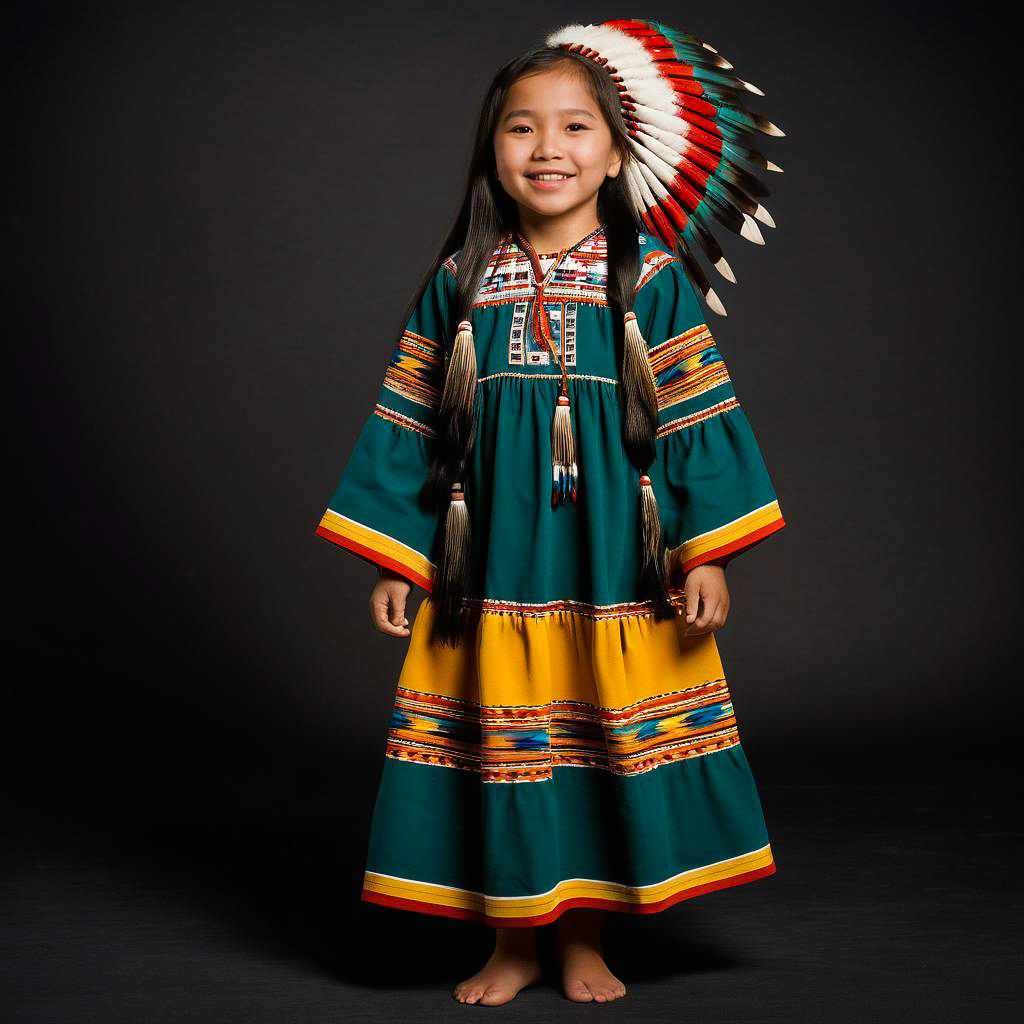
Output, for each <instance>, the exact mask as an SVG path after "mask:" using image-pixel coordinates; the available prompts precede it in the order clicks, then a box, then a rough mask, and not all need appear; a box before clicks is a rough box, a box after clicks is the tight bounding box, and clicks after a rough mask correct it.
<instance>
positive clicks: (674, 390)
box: [634, 254, 785, 572]
mask: <svg viewBox="0 0 1024 1024" xmlns="http://www.w3.org/2000/svg"><path fill="white" fill-rule="evenodd" d="M653 262H654V263H655V268H654V270H653V273H650V272H649V273H648V277H647V278H646V280H645V279H644V278H643V277H641V284H640V288H639V290H638V292H637V295H636V300H635V303H634V312H635V313H636V316H637V323H638V325H639V326H640V328H641V330H642V332H643V335H644V338H645V339H646V340H647V347H648V354H649V358H650V362H651V369H652V371H653V372H654V378H655V382H656V385H657V387H656V390H657V396H658V429H657V434H656V440H655V447H656V456H655V460H654V464H653V465H652V466H651V468H650V469H649V470H648V476H650V478H651V484H652V487H653V489H654V495H655V498H656V500H657V503H658V511H659V514H660V518H661V524H662V528H663V531H664V542H665V544H666V546H667V547H668V549H669V566H670V568H671V569H674V568H675V567H676V566H680V567H681V569H682V571H683V572H688V571H689V570H690V569H692V568H694V567H695V566H698V565H702V564H704V563H705V562H716V563H717V564H719V565H725V564H726V562H728V561H729V560H730V559H731V558H733V557H734V556H735V555H737V554H739V553H740V552H741V551H745V550H746V549H748V548H750V547H752V546H753V545H754V544H757V543H758V542H759V541H762V540H764V539H765V538H766V537H768V536H770V535H771V534H773V533H776V532H777V531H779V530H781V529H782V527H783V526H785V521H784V520H783V518H782V511H781V509H780V507H779V502H778V498H777V497H776V494H775V490H774V487H773V486H772V481H771V478H770V477H769V475H768V470H767V469H766V467H765V463H764V459H763V458H762V456H761V451H760V449H759V447H758V444H757V441H756V439H755V437H754V432H753V430H752V429H751V426H750V423H749V422H748V420H747V417H746V414H745V413H744V411H743V409H742V408H741V407H740V403H739V401H738V400H737V398H736V393H735V391H734V389H733V383H732V380H731V379H730V377H729V372H728V370H727V369H726V365H725V361H724V360H723V359H722V354H721V352H719V350H718V347H717V346H716V344H715V341H714V338H713V337H712V336H711V331H710V330H709V329H708V326H707V324H706V323H705V322H704V315H703V312H702V309H701V306H700V303H699V301H698V299H697V295H696V292H695V290H694V288H693V286H692V285H691V284H690V281H689V279H688V278H687V277H686V274H685V272H684V271H683V269H682V266H681V264H680V263H679V260H678V259H677V258H675V257H670V256H667V255H665V254H662V255H661V259H660V262H658V261H657V260H656V261H653Z"/></svg>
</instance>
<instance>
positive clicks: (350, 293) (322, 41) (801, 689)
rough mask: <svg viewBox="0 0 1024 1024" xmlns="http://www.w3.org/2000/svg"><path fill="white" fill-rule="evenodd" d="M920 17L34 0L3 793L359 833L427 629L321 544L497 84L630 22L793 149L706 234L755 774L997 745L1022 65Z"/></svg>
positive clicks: (744, 714)
mask: <svg viewBox="0 0 1024 1024" xmlns="http://www.w3.org/2000/svg"><path fill="white" fill-rule="evenodd" d="M933 10H934V9H933V8H931V7H929V6H927V5H914V6H913V7H907V6H906V5H898V6H894V5H890V4H881V3H877V4H876V3H867V4H859V5H857V6H856V7H845V8H844V7H838V8H830V9H829V10H828V11H827V12H825V11H823V9H822V8H821V6H820V5H819V4H811V3H799V4H782V5H778V4H772V5H769V4H731V5H727V6H724V7H723V6H721V5H710V4H708V5H700V6H698V7H690V8H687V9H683V8H680V7H679V6H678V5H666V4H662V5H657V4H655V5H654V6H653V7H648V8H646V9H639V8H638V9H637V10H628V9H623V8H622V7H620V6H619V5H615V4H605V3H589V4H585V5H584V4H570V5H567V6H566V5H563V6H561V7H559V8H557V13H556V8H553V7H551V6H550V5H547V4H536V5H519V6H517V7H516V8H515V9H514V10H512V9H508V8H505V7H501V8H500V9H488V8H486V7H485V6H481V5H476V4H472V5H471V4H452V5H448V6H446V7H445V8H444V9H441V10H438V9H433V8H432V7H431V6H429V5H394V4H392V5H388V6H387V7H386V8H382V7H379V6H376V5H364V6H356V7H343V6H342V5H339V4H336V3H326V2H325V3H314V2H304V0H300V2H293V3H287V4H285V3H278V4H265V3H256V4H253V3H247V4H224V3H220V4H211V5H199V4H196V5H194V6H189V5H174V6H166V7H164V6H161V5H153V4H146V5H138V7H137V8H136V9H133V8H131V7H128V6H125V7H123V8H122V7H118V6H117V5H109V4H108V5H102V4H101V5H99V6H95V5H89V6H88V7H87V8H82V7H79V8H77V9H57V8H54V7H50V6H47V5H40V4H33V5H23V6H22V9H21V11H20V13H19V15H18V16H17V17H16V18H15V19H14V21H13V22H12V31H11V33H10V37H9V39H10V43H11V44H12V46H11V50H12V57H11V61H10V66H11V67H12V69H13V70H14V72H15V75H16V80H15V85H14V92H13V100H14V104H13V109H14V118H13V129H14V134H15V136H16V147H15V148H14V150H13V153H12V154H11V156H10V157H9V161H11V162H12V163H13V165H14V170H15V172H16V179H15V186H14V188H13V189H12V190H11V191H10V192H8V204H9V207H8V208H9V214H8V217H9V227H10V237H11V239H12V241H13V246H14V257H15V259H14V269H13V285H14V291H13V302H12V304H11V306H10V308H11V310H12V315H13V323H12V324H11V325H10V330H9V339H10V352H11V356H12V361H13V363H14V368H15V375H14V377H13V381H14V387H13V390H12V394H11V399H12V405H13V406H14V411H15V412H16V414H17V416H16V423H17V425H16V432H15V435H14V443H13V445H12V450H11V460H10V469H9V482H10V485H11V486H10V489H9V491H8V498H7V502H6V504H7V510H8V513H9V525H8V531H7V537H8V541H9V551H10V553H11V555H12V559H13V570H14V574H13V580H14V584H15V586H14V588H13V589H14V593H13V595H12V596H13V597H14V602H13V609H12V612H11V615H12V617H13V622H12V624H13V627H14V628H13V632H12V647H11V649H10V652H9V655H8V660H9V662H10V663H11V664H17V665H19V668H18V671H17V672H16V673H14V674H13V680H12V682H13V684H14V686H13V693H14V702H13V706H12V710H13V715H12V721H13V722H14V723H15V731H16V736H15V739H16V740H17V741H18V742H17V743H16V745H15V746H14V748H13V749H14V750H15V751H16V754H17V761H16V764H17V770H18V775H17V780H18V784H17V785H16V786H15V787H14V791H15V793H16V795H18V796H22V795H23V796H24V797H25V800H26V803H27V804H28V805H30V806H45V807H46V808H47V809H48V810H53V811H56V810H58V809H59V808H61V807H68V808H81V807H83V806H85V807H91V806H95V807H97V808H100V807H103V808H111V807H115V808H116V807H122V808H132V807H135V806H137V805H139V804H140V803H141V802H145V803H146V804H147V805H152V806H159V807H161V808H162V809H164V810H165V811H167V812H168V813H170V812H172V811H174V810H175V809H177V810H178V811H180V812H181V813H184V814H189V813H193V812H195V813H203V810H202V809H203V808H206V807H214V808H218V809H221V810H223V811H225V812H226V813H227V812H237V813H243V814H244V813H250V812H251V813H255V814H262V813H267V814H288V813H290V812H292V811H296V812H297V813H298V812H299V811H300V810H301V811H305V810H309V809H313V810H314V811H315V812H317V813H322V814H323V815H325V816H326V817H327V818H329V817H330V816H331V814H332V813H333V810H334V809H336V808H338V807H341V806H347V807H349V808H351V807H353V806H355V807H357V808H358V809H360V810H361V811H366V810H367V809H368V807H369V806H370V803H371V802H372V798H373V788H374V780H375V778H376V774H377V772H378V771H379V764H380V759H381V758H382V756H383V743H384V735H385V732H386V728H387V723H388V712H389V707H390V702H391V698H392V695H393V691H394V685H395V683H396V680H397V675H398V671H399V668H400V666H401V663H402V659H403V656H404V653H405V649H406V642H405V641H403V640H395V639H392V638H388V637H385V636H383V635H381V634H379V633H376V632H375V631H373V629H372V627H371V625H370V622H369V616H368V612H367V599H368V596H369V593H370V589H371V586H372V583H373V582H374V580H375V578H376V577H375V572H374V570H373V569H372V567H370V566H369V565H367V564H365V563H363V562H361V561H359V560H358V559H356V558H354V557H352V556H351V555H348V554H346V553H344V552H342V551H340V550H339V549H337V548H335V547H333V546H331V545H328V544H327V543H326V542H324V541H322V540H320V539H318V538H316V537H315V536H314V533H313V530H314V528H315V526H316V525H317V522H318V520H319V517H320V514H321V512H322V511H323V509H324V507H325V506H326V503H327V500H328V499H329V497H330V495H331V493H332V491H333V488H334V485H335V483H336V482H337V478H338V475H339V474H340V471H341V469H342V466H343V465H344V462H345V460H346V458H347V456H348V453H349V451H350V450H351V446H352V444H353V443H354V441H355V438H356V436H357V434H358V431H359V429H360V427H361V425H362V423H363V421H364V420H365V418H366V417H367V416H368V415H369V414H370V410H371V408H372V405H373V402H374V400H375V397H376V391H377V388H378V386H379V383H380V379H381V377H382V375H383V372H384V368H385V366H386V364H387V360H388V358H389V355H390V351H391V348H392V345H393V342H394V338H395V336H396V332H397V330H398V327H399V320H400V315H401V312H402V310H404V308H405V306H406V304H407V302H408V300H409V298H410V296H411V293H412V291H413V289H414V288H415V286H416V285H417V283H418V281H419V279H420V277H421V275H422V273H423V272H424V270H425V268H426V265H427V263H428V261H429V259H430V258H431V257H432V255H433V254H434V252H435V250H436V248H437V247H438V245H439V244H440V240H441V237H442V235H443V234H444V232H445V231H446V229H447V227H448V225H449V223H450V219H451V218H452V216H453V215H454V213H455V210H456V205H457V202H458V199H459V189H460V188H461V186H462V183H463V175H464V165H465V162H466V159H467V156H468V150H469V144H470V137H471V132H472V129H473V124H474V120H475V117H476V112H477V106H478V104H479V102H480V99H481V97H482V94H483V89H484V86H485V83H486V81H487V80H488V79H489V77H490V76H491V75H492V74H493V73H494V71H495V70H496V69H497V67H498V66H499V65H500V64H501V63H502V62H504V61H505V60H507V59H508V58H510V57H511V56H513V55H515V54H516V53H518V52H520V51H521V50H524V49H526V48H527V47H529V46H531V45H533V44H535V43H537V42H539V41H541V40H542V39H543V36H544V35H545V34H546V33H547V32H549V31H551V30H552V29H553V28H556V27H558V26H559V25H560V24H563V23H566V22H569V21H572V20H581V21H595V22H596V21H600V20H602V19H604V18H607V17H615V16H620V17H621V16H644V17H653V18H661V19H662V20H664V21H666V22H667V23H669V24H674V25H679V26H681V27H686V28H688V29H690V30H691V31H693V32H695V33H697V34H699V35H701V36H702V37H703V38H705V39H708V40H709V41H711V42H712V43H714V44H715V45H717V46H718V47H719V49H720V50H721V51H722V52H723V53H724V54H725V55H726V56H727V57H728V58H729V59H730V60H732V61H733V62H734V64H735V65H736V68H737V72H738V73H739V74H741V75H742V76H744V77H746V78H748V79H750V80H751V81H753V82H755V83H756V84H758V85H759V86H760V87H761V88H762V89H764V91H765V93H766V97H765V98H764V99H763V100H758V99H757V98H755V99H754V100H753V101H752V103H751V105H752V106H753V107H754V108H755V109H757V110H759V111H761V112H763V113H765V114H766V115H767V116H768V117H770V118H772V119H774V120H775V121H776V122H777V123H778V124H779V125H780V126H781V127H782V128H783V130H784V131H785V132H786V133H787V137H786V138H785V139H782V140H778V141H773V140H766V141H765V144H764V146H763V148H764V150H765V152H766V153H767V154H768V155H769V156H770V157H771V158H772V159H775V160H777V162H778V163H780V164H781V165H782V166H783V167H784V169H785V173H784V174H782V175H771V176H767V180H768V182H769V184H770V185H771V186H772V187H773V193H774V194H773V195H772V196H771V197H770V198H769V200H768V201H767V206H768V208H769V209H770V210H771V212H772V214H773V215H774V217H775V218H776V220H777V222H778V225H779V226H778V228H777V229H776V230H774V231H772V230H769V229H765V234H766V236H767V245H766V246H765V247H764V248H760V247H756V246H752V245H750V244H748V243H746V242H744V241H742V240H741V239H739V238H730V239H727V240H726V245H727V255H728V256H729V259H730V261H731V262H732V264H733V267H734V268H735V270H736V272H737V275H738V277H739V279H740V283H739V285H738V286H737V287H735V288H731V287H730V286H729V285H728V284H725V283H723V285H722V287H721V289H720V291H721V294H722V295H723V298H724V300H725V302H726V304H727V307H728V309H729V316H728V317H727V318H726V319H721V318H717V317H715V315H714V314H709V317H710V323H711V325H712V329H713V330H714V332H715V334H716V337H717V339H718V342H719V344H720V347H721V349H722V351H723V353H724V355H725V358H726V360H727V362H728V364H729V366H730V369H731V372H732V375H733V377H734V380H735V382H736V386H737V391H738V394H739V396H740V398H741V401H742V402H743V404H744V406H745V408H746V410H747V413H748V415H749V416H750V419H751V421H752V423H753V425H754V428H755V430H756V432H757V434H758V438H759V440H760V443H761V446H762V450H763V452H764V455H765V458H766V460H767V463H768V466H769V470H770V472H771V474H772V477H773V480H774V482H775V485H776V488H777V491H778V494H779V497H780V501H781V505H782V509H783V512H784V514H785V517H786V519H787V522H788V527H787V528H786V529H785V530H784V531H783V532H782V533H781V534H779V535H778V536H776V537H774V538H771V539H770V540H768V541H766V542H765V543H764V544H763V545H761V546H759V547H757V548H755V549H754V550H753V551H751V552H749V553H746V554H744V555H743V556H742V557H740V558H738V559H737V560H736V561H735V562H734V563H733V564H732V566H731V567H730V569H729V582H730V587H731V591H732V598H733V606H732V612H731V616H730V619H729V622H728V624H727V626H726V627H725V629H724V630H723V631H722V632H721V633H720V634H719V643H720V647H721V651H722V655H723V660H724V663H725V667H726V672H727V675H728V677H729V679H730V683H731V686H732V690H733V697H734V701H735V705H736V709H737V714H738V716H739V721H740V728H741V732H742V734H743V736H744V740H745V744H746V749H747V751H748V754H749V756H750V758H751V762H752V764H753V767H754V770H755V775H756V776H757V778H758V779H759V780H760V781H786V780H793V781H807V780H809V779H814V780H822V779H830V778H835V779H840V778H842V779H850V780H861V779H869V778H870V779H876V780H881V781H909V782H914V781H927V780H932V779H936V778H938V779H942V778H950V779H957V780H960V781H964V780H965V779H969V778H971V777H972V773H973V772H976V771H983V770H986V768H985V766H986V764H988V765H991V764H992V763H993V762H995V763H998V762H999V761H1000V760H1001V759H1005V758H1006V757H1008V756H1009V755H1008V753H1007V749H1008V748H1012V747H1013V746H1015V743H1014V741H1013V739H1012V738H1011V739H1010V742H1009V743H1007V742H1006V739H1007V737H1006V736H1005V734H1002V733H1000V732H999V729H998V728H997V726H998V727H1000V728H1001V727H1002V725H1004V724H1007V725H1012V718H1013V713H1014V711H1015V710H1016V709H1017V702H1016V691H1015V690H1011V689H1010V686H1009V679H1010V674H1011V672H1012V668H1011V654H1012V647H1011V645H1010V642H1009V641H1010V627H1011V624H1012V622H1013V618H1014V616H1015V614H1016V597H1017V594H1016V587H1015V584H1016V579H1017V574H1016V567H1015V564H1014V562H1015V556H1016V551H1015V540H1016V537H1015V533H1016V530H1015V528H1013V527H1012V522H1015V521H1016V520H1017V518H1018V516H1017V515H1016V514H1015V512H1014V509H1013V506H1011V504H1010V489H1011V485H1012V484H1013V483H1014V482H1015V480H1014V478H1015V476H1016V469H1017V462H1018V460H1017V457H1016V448H1015V447H1014V446H1013V443H1012V441H1011V439H1010V425H1011V419H1012V418H1013V417H1014V414H1015V413H1016V411H1017V410H1016V409H1015V405H1016V404H1017V403H1016V402H1015V401H1014V398H1013V395H1012V394H1011V387H1012V386H1013V382H1014V378H1013V377H1012V375H1011V372H1010V366H1011V364H1010V356H1011V352H1012V349H1013V346H1014V343H1015V339H1016V335H1017V331H1016V330H1015V327H1016V325H1015V324H1011V319H1010V309H1011V306H1012V303H1013V301H1014V299H1015V298H1016V292H1015V287H1014V286H1015V281H1014V279H1015V277H1016V265H1017V259H1016V251H1015V246H1016V237H1015V229H1012V228H1011V225H1010V220H1011V218H1015V216H1016V210H1015V206H1016V203H1015V199H1016V191H1015V184H1016V183H1015V181H1014V178H1015V177H1016V164H1015V163H1014V162H1013V160H1012V158H1011V154H1010V140H1009V139H1008V135H1012V132H1010V133H1008V132H1007V127H1008V114H1009V113H1010V109H1011V108H1010V107H1009V106H1006V107H1005V108H1002V107H1001V105H1003V104H1007V103H1008V102H1009V94H1008V92H1007V91H1006V87H1007V86H1008V85H1009V84H1010V83H1009V79H1008V71H1007V69H1008V68H1010V67H1011V66H1012V63H1010V62H1009V59H1010V56H1011V55H1010V54H1009V52H1007V51H1006V50H1004V49H1001V47H1002V46H1003V41H1002V38H1001V37H1002V36H1004V35H1005V27H1003V28H1001V27H1000V25H999V23H997V22H993V21H991V20H989V18H988V16H987V15H986V14H985V13H984V7H983V6H981V5H977V4H973V5H970V6H965V7H964V8H963V9H961V10H959V11H957V12H955V13H954V12H951V13H950V15H949V16H948V17H946V18H944V19H937V18H936V17H935V16H934V14H933ZM1014 109H1015V101H1014ZM416 594H417V597H416V600H418V595H419V592H418V591H417V592H416ZM410 618H411V616H410Z"/></svg>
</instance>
